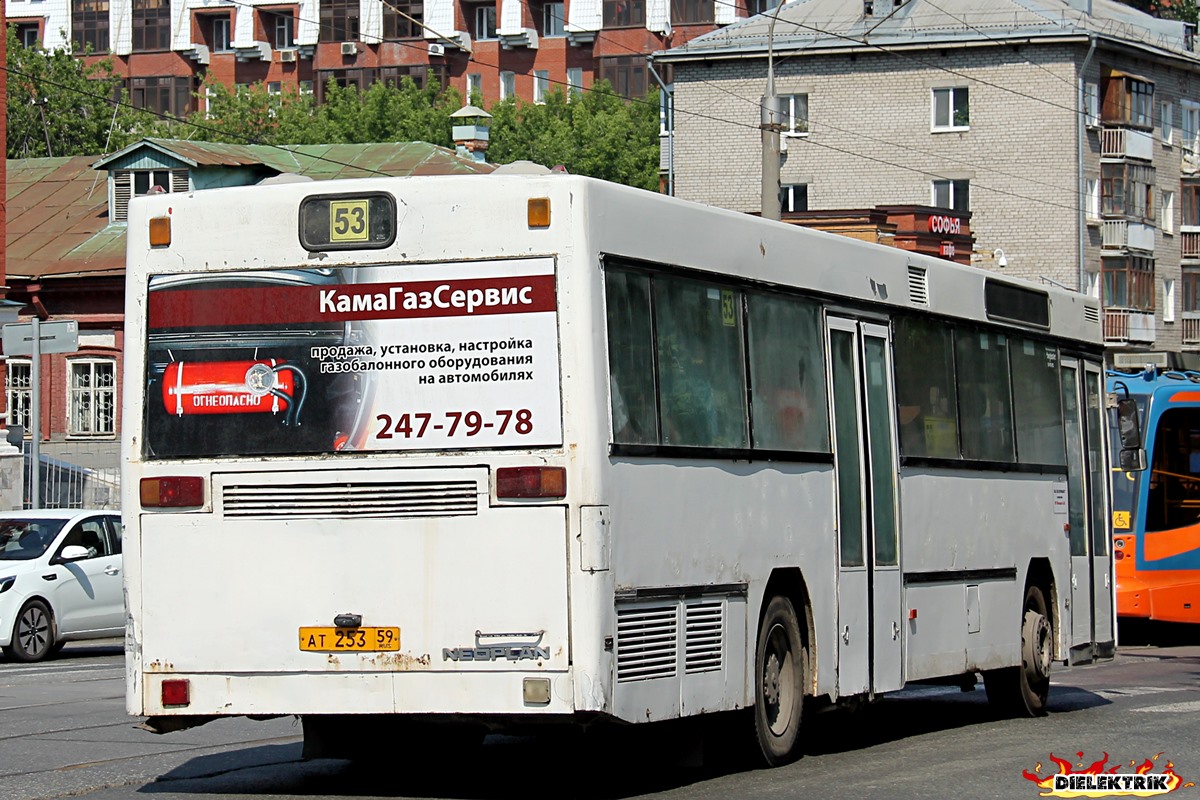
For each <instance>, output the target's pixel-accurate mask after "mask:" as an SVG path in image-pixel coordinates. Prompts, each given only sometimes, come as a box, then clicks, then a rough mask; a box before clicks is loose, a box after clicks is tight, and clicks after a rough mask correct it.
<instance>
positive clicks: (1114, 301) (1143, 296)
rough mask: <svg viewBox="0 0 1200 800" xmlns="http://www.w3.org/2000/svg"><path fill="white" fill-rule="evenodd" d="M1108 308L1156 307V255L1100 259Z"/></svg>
mask: <svg viewBox="0 0 1200 800" xmlns="http://www.w3.org/2000/svg"><path fill="white" fill-rule="evenodd" d="M1101 263H1102V266H1101V273H1102V275H1101V280H1102V281H1103V282H1104V297H1103V302H1104V306H1105V308H1129V309H1133V310H1135V311H1153V310H1154V259H1153V258H1146V257H1144V256H1126V257H1124V258H1105V259H1102V261H1101Z"/></svg>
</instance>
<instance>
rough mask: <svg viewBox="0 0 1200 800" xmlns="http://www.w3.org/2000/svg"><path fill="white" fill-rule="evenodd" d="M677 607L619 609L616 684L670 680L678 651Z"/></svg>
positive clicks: (673, 605) (674, 668)
mask: <svg viewBox="0 0 1200 800" xmlns="http://www.w3.org/2000/svg"><path fill="white" fill-rule="evenodd" d="M678 608H679V606H678V605H675V604H672V605H669V606H654V607H647V606H630V607H627V608H618V609H617V641H616V649H617V681H618V682H625V681H645V680H650V679H652V678H671V677H674V676H675V673H676V662H677V661H678V656H677V653H678V648H679V612H678Z"/></svg>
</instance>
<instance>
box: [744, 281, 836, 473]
mask: <svg viewBox="0 0 1200 800" xmlns="http://www.w3.org/2000/svg"><path fill="white" fill-rule="evenodd" d="M747 299H748V302H747V309H748V316H749V320H748V323H747V327H748V330H749V338H750V386H751V389H752V392H751V396H752V397H753V410H754V413H753V415H752V419H753V421H754V431H753V433H754V447H755V448H762V449H764V450H793V451H800V452H813V453H828V452H829V410H828V401H827V399H826V397H825V365H824V363H823V360H822V353H823V348H822V346H821V315H820V307H819V306H818V305H817V304H816V303H813V302H809V301H806V300H800V299H798V298H791V297H782V296H778V295H762V294H751V295H749V296H748V298H747Z"/></svg>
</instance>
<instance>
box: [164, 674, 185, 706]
mask: <svg viewBox="0 0 1200 800" xmlns="http://www.w3.org/2000/svg"><path fill="white" fill-rule="evenodd" d="M190 688H191V687H190V686H189V685H188V682H187V680H186V679H185V680H173V681H163V682H162V704H163V705H164V706H186V705H188V704H189V703H191V702H192V700H191V697H190V696H189V695H190V694H191V692H190Z"/></svg>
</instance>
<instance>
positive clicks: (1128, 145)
mask: <svg viewBox="0 0 1200 800" xmlns="http://www.w3.org/2000/svg"><path fill="white" fill-rule="evenodd" d="M1100 157H1101V158H1137V159H1140V160H1142V161H1150V160H1151V159H1152V158H1154V137H1153V136H1151V135H1150V134H1149V133H1147V132H1146V131H1135V130H1131V129H1129V128H1103V129H1101V131H1100Z"/></svg>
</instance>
